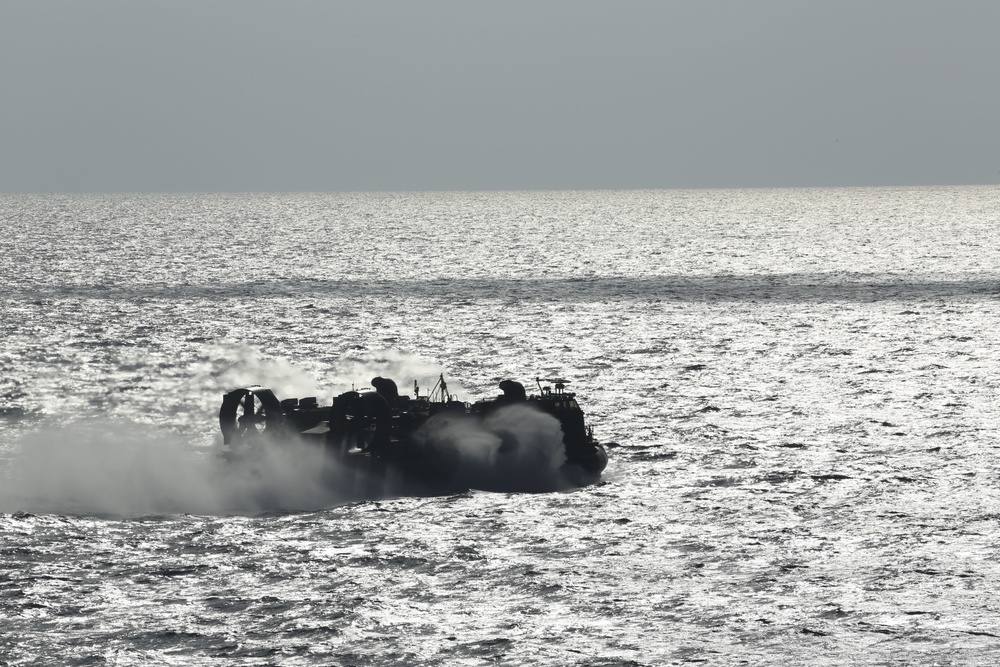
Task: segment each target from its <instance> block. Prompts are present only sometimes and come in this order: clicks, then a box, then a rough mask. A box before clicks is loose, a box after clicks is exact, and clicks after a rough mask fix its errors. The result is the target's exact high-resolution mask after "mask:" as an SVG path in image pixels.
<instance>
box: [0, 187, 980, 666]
mask: <svg viewBox="0 0 1000 667" xmlns="http://www.w3.org/2000/svg"><path fill="white" fill-rule="evenodd" d="M0 278H2V280H0V340H2V345H0V665H122V666H124V665H151V664H156V665H497V664H500V665H529V664H530V665H552V666H556V665H560V666H561V665H580V666H592V667H597V666H602V667H603V666H612V665H633V666H638V665H668V664H688V663H696V664H704V665H737V664H751V665H760V664H768V665H802V664H811V665H843V664H870V665H911V664H921V665H992V664H997V663H998V662H1000V599H998V596H997V593H998V590H1000V542H998V536H1000V530H998V528H1000V493H998V474H1000V437H998V435H997V414H998V409H1000V188H998V187H996V186H983V187H939V188H935V187H925V188H882V189H880V188H863V189H795V190H779V189H774V190H676V191H667V190H664V191H607V192H600V191H593V192H488V193H487V192H483V193H476V192H472V193H419V194H416V193H378V194H375V193H373V194H273V195H266V194H264V195H262V194H246V195H244V194H224V195H211V194H206V195H128V194H113V195H67V196H60V195H47V196H19V195H2V196H0ZM440 373H444V375H445V377H446V378H447V379H448V380H449V386H451V387H452V390H453V391H458V392H459V393H460V395H462V396H463V397H465V398H467V399H476V398H480V397H486V396H493V395H496V394H497V393H498V389H497V384H498V382H499V381H500V380H502V379H505V378H514V379H518V380H521V381H523V382H525V384H526V385H528V386H529V387H530V386H532V385H533V384H534V379H535V378H536V377H539V376H540V377H543V378H544V377H552V376H554V375H560V376H562V377H565V378H568V379H570V381H571V383H570V385H569V388H570V389H572V390H574V391H576V392H577V393H578V398H579V401H580V403H581V405H582V406H583V408H584V410H585V411H586V413H587V416H588V420H589V421H590V423H591V424H592V425H593V427H594V430H595V434H596V436H597V437H598V438H599V439H600V440H601V441H602V442H605V443H606V444H607V445H608V448H609V454H610V458H611V461H610V464H609V466H608V468H607V470H606V471H605V473H604V475H603V478H602V480H601V481H600V482H599V483H597V484H594V485H592V486H587V487H585V488H580V489H562V490H559V491H553V492H549V493H504V492H486V491H478V490H471V491H468V492H465V493H458V494H453V495H444V496H421V497H393V496H392V495H388V494H387V495H384V496H381V497H380V496H376V497H367V496H363V495H358V494H355V493H354V492H353V490H352V489H343V488H335V489H331V488H328V487H326V486H324V485H323V484H318V483H317V480H316V477H315V474H314V473H315V469H316V461H315V457H314V456H313V454H314V453H313V452H311V451H304V450H302V449H301V448H300V447H299V446H297V445H295V444H294V443H289V444H288V446H287V447H278V448H275V449H274V450H272V451H269V453H268V455H267V456H265V457H264V458H262V459H260V460H258V461H257V462H256V463H255V464H253V465H243V464H227V463H226V462H225V460H224V459H222V458H221V457H220V448H221V446H222V443H221V440H222V438H221V434H220V433H219V425H218V416H217V413H218V407H219V404H220V402H221V397H222V394H223V392H225V391H227V390H229V389H232V388H234V387H238V386H245V385H249V384H254V383H260V384H264V385H267V386H270V387H271V388H273V389H274V390H275V392H276V393H277V394H278V395H279V397H282V398H283V397H288V396H306V395H316V396H319V397H320V399H321V401H329V399H330V398H331V397H333V396H334V395H337V394H339V393H341V392H343V391H346V390H349V389H351V387H352V386H359V387H360V386H365V385H368V384H369V382H370V380H371V378H372V377H374V376H375V375H385V376H388V377H393V378H394V379H396V380H397V382H398V383H399V385H400V388H401V389H403V390H404V391H405V390H407V389H408V388H409V387H412V384H413V382H414V381H417V382H419V383H420V386H421V387H422V388H429V387H430V385H431V384H433V382H434V380H435V379H436V378H437V376H438V374H440ZM524 472H526V471H523V470H522V471H518V470H516V469H512V470H507V471H505V472H504V473H503V474H508V475H518V474H521V473H524Z"/></svg>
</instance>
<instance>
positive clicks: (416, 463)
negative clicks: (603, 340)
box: [219, 375, 608, 491]
mask: <svg viewBox="0 0 1000 667" xmlns="http://www.w3.org/2000/svg"><path fill="white" fill-rule="evenodd" d="M544 382H546V383H551V384H552V386H548V385H545V386H543V385H542V380H540V379H537V378H536V383H537V384H538V389H539V393H538V394H531V395H528V394H527V392H526V391H525V389H524V385H522V384H521V383H520V382H515V381H513V380H504V381H502V382H501V383H500V389H501V390H502V391H503V394H502V395H500V396H497V397H495V398H489V399H484V400H479V401H476V402H474V403H466V402H463V401H459V400H456V398H455V396H453V395H451V394H449V393H448V386H447V384H446V383H445V380H444V376H443V375H442V376H440V378H439V379H438V381H437V384H435V386H434V388H433V389H432V390H431V391H430V393H428V394H426V395H424V396H421V395H420V389H419V387H418V386H417V383H416V382H414V383H413V389H414V396H412V397H410V396H406V395H400V393H399V390H398V389H397V387H396V383H395V382H394V381H393V380H390V379H388V378H382V377H376V378H374V379H372V381H371V384H372V387H373V388H372V389H362V390H359V391H353V390H352V391H348V392H345V393H343V394H340V395H339V396H337V397H336V398H334V399H333V401H332V404H330V405H319V403H318V402H317V400H316V398H315V397H307V398H288V399H284V400H280V399H278V397H277V396H275V395H274V392H272V391H271V390H270V389H266V388H264V387H260V386H254V387H246V388H241V389H236V390H233V391H231V392H229V393H227V394H225V395H224V396H223V398H222V407H221V408H220V410H219V424H220V426H221V427H222V435H223V440H224V444H225V445H226V446H228V447H229V448H230V451H231V452H238V451H239V450H240V448H241V445H244V444H247V443H250V442H253V441H256V440H259V439H261V438H263V437H268V438H270V439H275V438H276V439H278V440H282V439H287V438H289V437H297V438H299V439H301V440H303V441H306V442H311V443H314V444H315V445H317V446H320V447H323V448H324V449H325V453H326V456H325V457H324V458H325V460H328V461H335V462H337V463H338V465H340V467H341V468H344V467H346V468H354V469H363V470H364V471H365V472H366V474H368V475H370V476H372V477H379V476H385V475H386V474H389V475H392V476H393V477H394V478H395V479H402V480H405V481H406V482H407V483H409V484H410V485H411V486H412V485H414V484H416V485H420V486H422V487H427V488H431V489H438V490H444V491H447V490H457V489H458V488H459V487H461V486H462V485H463V481H461V480H457V479H455V473H456V469H457V468H458V466H459V452H458V450H457V449H456V448H455V447H449V446H443V445H442V442H440V441H439V440H436V439H435V438H434V437H433V435H429V432H431V431H432V430H433V429H432V426H433V425H434V424H441V423H445V422H447V421H454V420H458V421H462V420H465V421H467V422H471V423H473V424H483V423H488V422H489V420H490V418H491V416H494V415H497V414H498V413H499V412H500V411H502V410H504V409H505V408H508V407H509V408H510V409H511V410H519V409H524V410H528V411H529V412H535V413H542V414H545V415H549V416H550V417H553V418H555V420H556V421H558V423H559V427H560V429H561V431H562V433H561V435H562V446H563V448H564V453H565V461H564V462H563V463H562V464H561V466H559V467H558V470H554V471H551V472H553V473H555V474H557V476H558V478H559V480H560V482H559V485H561V486H566V485H571V486H585V485H587V484H591V483H594V482H596V481H598V480H599V479H600V475H601V472H602V471H603V470H604V468H605V466H606V465H607V463H608V455H607V452H606V451H605V449H604V447H603V445H601V444H600V443H599V442H597V440H596V439H595V438H594V434H593V429H592V428H591V427H590V426H587V425H586V423H585V421H584V416H583V410H581V409H580V406H579V404H578V403H577V401H576V394H574V393H572V392H568V391H566V384H567V381H566V380H563V379H558V378H557V379H546V380H544ZM514 406H523V407H521V408H518V407H514ZM511 414H514V415H517V414H521V415H525V414H526V413H517V412H509V411H508V412H507V415H508V419H509V415H511ZM515 418H516V417H515ZM550 423H551V422H550ZM495 435H497V436H498V437H499V438H500V440H501V444H500V445H499V450H498V451H499V454H500V455H503V453H504V452H508V453H509V452H511V451H516V450H517V448H518V447H519V446H520V443H519V442H518V440H517V436H516V435H514V433H512V432H509V431H504V430H502V429H501V430H499V431H496V432H495ZM543 472H544V471H543ZM464 484H466V485H467V480H466V482H464ZM526 484H527V486H528V487H538V488H537V489H531V488H525V489H524V490H546V489H545V488H542V486H544V485H539V484H537V483H534V484H533V483H530V482H526ZM473 485H475V484H474V483H473ZM498 490H499V489H498ZM511 490H520V489H511Z"/></svg>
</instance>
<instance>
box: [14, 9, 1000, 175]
mask: <svg viewBox="0 0 1000 667" xmlns="http://www.w3.org/2000/svg"><path fill="white" fill-rule="evenodd" d="M998 29H1000V2H998V1H997V0H948V1H944V0H941V1H939V2H929V1H926V0H881V1H880V0H863V1H856V0H836V1H819V0H676V1H671V0H657V1H648V2H647V1H628V0H615V1H613V2H611V1H608V2H594V1H591V0H548V1H546V0H528V1H522V0H504V1H502V2H501V1H497V2H479V1H476V0H422V1H416V0H400V1H381V0H374V1H373V0H364V1H361V0H345V1H335V0H313V1H305V0H281V1H277V0H276V1H267V2H266V1H264V0H226V1H213V0H169V1H167V0H163V1H160V2H152V1H141V0H119V1H112V0H89V1H86V2H82V1H77V0H67V1H53V0H0V191H2V192H54V191H63V192H67V191H72V192H80V191H105V192H122V191H153V192H170V191H174V192H176V191H201V192H205V191H207V192H215V191H251V190H255V191H330V190H465V189H489V190H494V189H549V188H674V187H756V186H803V185H806V186H808V185H831V186H838V185H895V184H904V185H921V184H979V183H997V182H1000V36H998V35H1000V33H998Z"/></svg>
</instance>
